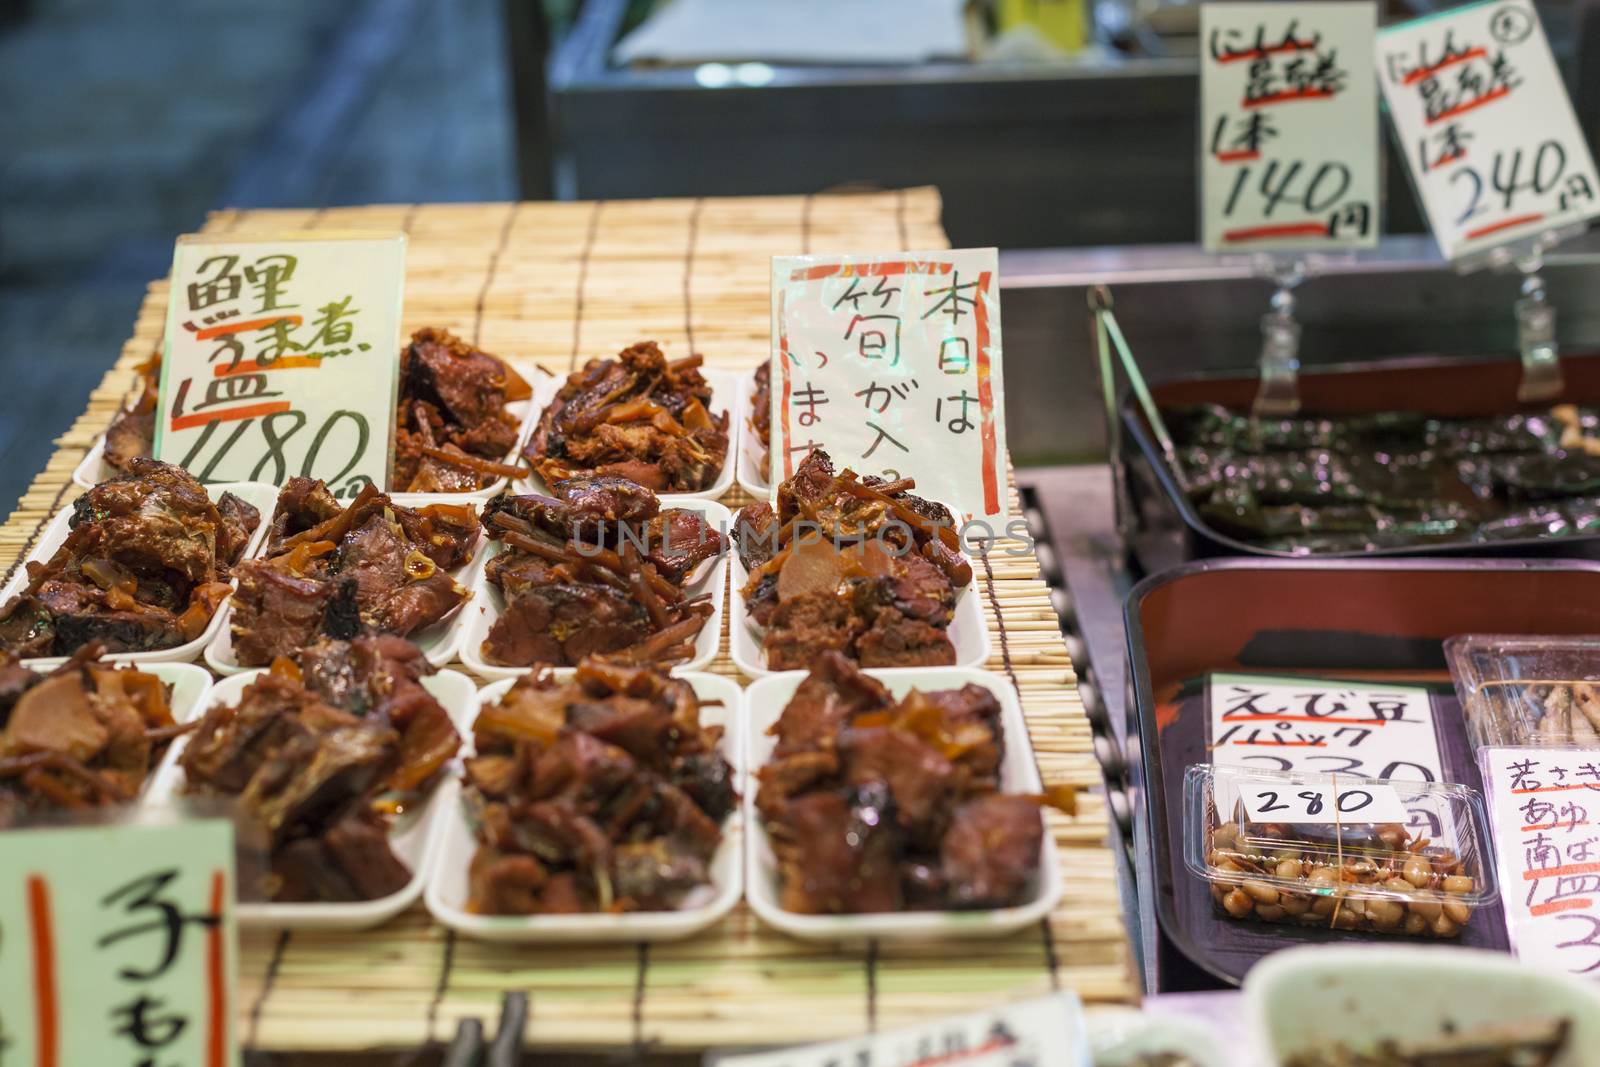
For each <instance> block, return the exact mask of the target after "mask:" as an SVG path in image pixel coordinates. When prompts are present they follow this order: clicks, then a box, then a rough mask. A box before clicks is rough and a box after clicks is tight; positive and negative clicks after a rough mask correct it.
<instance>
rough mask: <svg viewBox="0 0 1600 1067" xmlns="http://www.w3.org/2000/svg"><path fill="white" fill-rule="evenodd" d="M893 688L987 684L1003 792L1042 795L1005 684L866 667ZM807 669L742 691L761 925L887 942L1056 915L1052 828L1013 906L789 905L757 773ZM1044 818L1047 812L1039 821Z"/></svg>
mask: <svg viewBox="0 0 1600 1067" xmlns="http://www.w3.org/2000/svg"><path fill="white" fill-rule="evenodd" d="M866 673H867V674H869V675H871V676H872V677H873V678H876V679H877V680H878V681H880V682H882V683H883V684H884V685H885V686H887V687H888V688H889V692H890V693H892V694H893V695H894V696H895V697H896V698H900V697H903V696H905V695H906V694H907V693H909V692H910V691H911V690H912V689H920V690H922V691H923V692H925V693H926V692H933V691H934V690H939V689H959V688H961V687H962V686H964V685H967V684H968V683H971V684H973V685H978V686H982V687H983V688H984V689H987V690H989V692H991V693H993V694H994V696H995V699H996V700H998V701H999V702H1000V726H1001V729H1002V730H1003V731H1004V736H1005V759H1004V762H1002V763H1001V765H1000V789H1001V791H1002V792H1005V793H1039V792H1042V791H1043V786H1042V784H1041V783H1040V780H1039V770H1038V767H1037V765H1036V764H1035V763H1034V759H1033V746H1032V744H1031V743H1030V742H1029V739H1028V727H1027V723H1026V721H1025V720H1024V719H1023V717H1022V705H1021V704H1020V703H1018V701H1017V695H1016V693H1015V692H1014V691H1013V690H1012V689H1011V687H1010V686H1009V685H1007V684H1006V682H1005V681H1004V680H1003V679H1001V678H998V677H996V676H995V675H992V674H989V673H986V672H984V671H975V670H967V669H964V668H959V667H920V668H918V667H900V668H894V669H890V670H869V671H867V672H866ZM805 678H806V672H804V671H786V672H784V673H782V674H774V675H771V676H769V677H766V678H762V679H761V680H760V681H757V682H754V683H753V684H751V685H750V686H749V688H747V689H746V690H745V691H744V728H745V759H744V763H745V779H744V788H743V790H742V792H743V794H744V817H745V824H746V826H747V827H748V831H747V833H746V845H745V887H746V888H745V896H746V898H747V899H748V900H749V902H750V906H751V908H753V909H754V910H755V913H756V915H757V916H758V917H759V918H760V919H761V921H762V922H764V923H766V924H767V925H768V926H771V927H774V928H775V929H778V930H782V931H783V932H784V933H786V934H790V935H792V936H794V937H798V938H801V939H803V940H806V941H826V942H833V943H838V942H859V941H864V940H868V939H871V938H879V939H884V940H889V939H894V940H909V939H928V940H932V939H957V938H973V937H994V936H997V935H1000V934H1005V933H1009V932H1011V931H1013V930H1018V929H1021V928H1022V927H1024V926H1028V925H1030V924H1032V923H1036V922H1038V921H1039V920H1041V919H1043V918H1044V917H1045V916H1046V915H1048V914H1050V911H1051V909H1052V908H1054V907H1055V906H1056V904H1057V902H1058V901H1060V899H1061V894H1062V891H1063V889H1064V884H1063V881H1062V877H1061V864H1060V861H1059V860H1058V858H1057V856H1056V846H1055V841H1054V839H1053V838H1052V837H1051V836H1050V831H1049V828H1048V827H1046V829H1045V833H1044V838H1043V840H1042V841H1041V843H1040V846H1039V876H1038V878H1037V879H1036V884H1035V886H1034V889H1033V895H1032V897H1031V899H1029V900H1028V902H1027V903H1025V904H1019V905H1016V906H1014V907H1009V908H991V909H983V910H973V911H903V912H894V913H890V914H876V913H875V914H866V915H803V914H800V913H798V912H792V911H788V910H786V909H784V908H783V907H782V905H781V904H780V903H779V901H780V900H781V895H780V887H779V884H778V861H777V858H776V857H775V856H774V854H773V851H772V843H771V841H770V839H769V838H768V836H767V828H766V825H765V824H764V823H763V822H762V821H761V816H760V813H759V812H757V811H756V789H757V787H758V785H759V782H758V780H757V777H756V776H757V774H758V773H759V772H760V770H761V768H762V767H764V766H766V764H767V763H768V762H769V761H770V759H771V757H772V750H773V747H774V746H775V745H776V741H775V740H774V738H773V737H772V735H771V734H769V733H768V732H767V731H768V730H769V729H771V728H772V726H773V725H774V724H775V723H776V722H777V721H778V719H779V718H780V717H781V716H782V715H783V709H784V708H785V707H786V706H787V705H788V703H789V700H790V698H791V697H793V696H794V693H795V690H796V689H797V688H798V687H799V685H800V683H801V682H802V681H803V680H805ZM1042 817H1043V815H1042V813H1041V818H1042Z"/></svg>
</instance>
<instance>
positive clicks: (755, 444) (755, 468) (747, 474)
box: [734, 372, 772, 500]
mask: <svg viewBox="0 0 1600 1067" xmlns="http://www.w3.org/2000/svg"><path fill="white" fill-rule="evenodd" d="M754 390H755V375H754V372H752V373H750V374H746V375H744V376H743V377H742V378H741V379H740V384H739V394H738V397H737V401H738V406H737V407H736V408H735V409H734V418H736V419H738V420H739V469H738V478H739V488H741V489H743V490H744V491H745V492H747V493H749V494H750V495H751V496H752V497H754V498H755V499H757V500H767V499H770V498H771V496H772V484H771V483H770V482H768V481H767V478H766V475H764V474H762V473H761V460H762V457H763V456H764V455H765V454H766V451H767V450H766V448H765V447H764V446H763V445H762V444H761V438H760V436H758V435H757V434H756V431H755V427H754V426H752V425H751V424H750V419H751V417H752V414H753V412H754V411H755V408H754V406H753V404H752V401H751V393H752V392H754Z"/></svg>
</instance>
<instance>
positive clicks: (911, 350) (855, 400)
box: [771, 248, 1007, 526]
mask: <svg viewBox="0 0 1600 1067" xmlns="http://www.w3.org/2000/svg"><path fill="white" fill-rule="evenodd" d="M1000 357H1001V341H1000V272H999V268H998V265H997V257H996V254H995V250H994V249H992V248H984V249H965V250H959V251H942V252H895V253H883V254H880V255H861V256H857V255H839V256H776V257H774V258H773V260H772V360H773V365H772V390H771V392H772V456H773V469H772V482H773V492H774V494H776V491H777V489H776V487H777V483H778V482H779V481H781V480H782V479H784V478H787V477H788V476H789V475H791V474H793V473H794V469H795V468H796V467H797V466H798V465H799V464H800V462H801V461H802V460H804V459H805V457H806V454H807V453H808V452H810V451H811V450H812V449H815V448H821V449H824V450H825V451H827V453H828V454H829V456H830V457H831V458H832V459H833V461H834V464H835V465H836V466H837V467H838V468H839V469H841V470H842V469H844V468H847V467H848V468H851V469H853V470H855V471H857V472H858V473H861V474H866V475H877V476H881V477H883V478H886V479H889V480H891V481H893V480H896V479H900V478H914V479H916V492H917V494H918V495H920V496H924V497H928V498H930V499H933V500H938V501H941V502H943V503H946V504H950V505H952V506H953V507H955V508H956V509H957V510H958V511H960V512H961V513H962V517H965V516H972V517H975V518H978V519H983V520H985V521H986V522H988V523H989V524H990V525H991V526H996V525H999V524H1002V523H1004V522H1005V519H1006V515H1007V500H1006V467H1005V462H1006V460H1005V455H1006V452H1005V444H1006V442H1005V417H1004V388H1003V384H1002V377H1001V358H1000ZM958 521H959V520H958Z"/></svg>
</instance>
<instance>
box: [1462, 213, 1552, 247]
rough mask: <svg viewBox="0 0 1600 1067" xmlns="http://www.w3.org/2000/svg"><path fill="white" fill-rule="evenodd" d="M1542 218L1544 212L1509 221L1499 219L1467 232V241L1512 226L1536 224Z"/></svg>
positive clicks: (1513, 218)
mask: <svg viewBox="0 0 1600 1067" xmlns="http://www.w3.org/2000/svg"><path fill="white" fill-rule="evenodd" d="M1542 218H1544V212H1542V211H1535V212H1533V213H1532V214H1529V215H1515V216H1513V217H1511V218H1509V219H1501V220H1500V221H1499V222H1491V223H1489V225H1487V226H1479V227H1478V228H1477V229H1476V230H1468V231H1467V240H1469V241H1470V240H1472V239H1473V238H1474V237H1487V236H1488V235H1489V234H1491V233H1499V232H1500V231H1501V230H1509V229H1511V228H1512V227H1513V226H1526V225H1527V224H1528V223H1530V222H1538V221H1539V220H1540V219H1542Z"/></svg>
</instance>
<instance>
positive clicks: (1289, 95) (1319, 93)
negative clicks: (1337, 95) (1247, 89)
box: [1239, 89, 1334, 107]
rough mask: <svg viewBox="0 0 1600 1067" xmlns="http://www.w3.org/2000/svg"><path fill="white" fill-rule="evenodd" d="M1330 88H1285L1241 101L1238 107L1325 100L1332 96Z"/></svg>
mask: <svg viewBox="0 0 1600 1067" xmlns="http://www.w3.org/2000/svg"><path fill="white" fill-rule="evenodd" d="M1333 95H1334V92H1333V90H1332V89H1286V90H1284V91H1283V92H1281V93H1273V94H1272V95H1271V96H1262V97H1257V98H1256V99H1254V100H1244V101H1241V102H1240V104H1239V106H1240V107H1266V106H1267V105H1268V104H1287V103H1291V102H1293V101H1295V100H1326V99H1328V98H1329V97H1331V96H1333Z"/></svg>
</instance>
